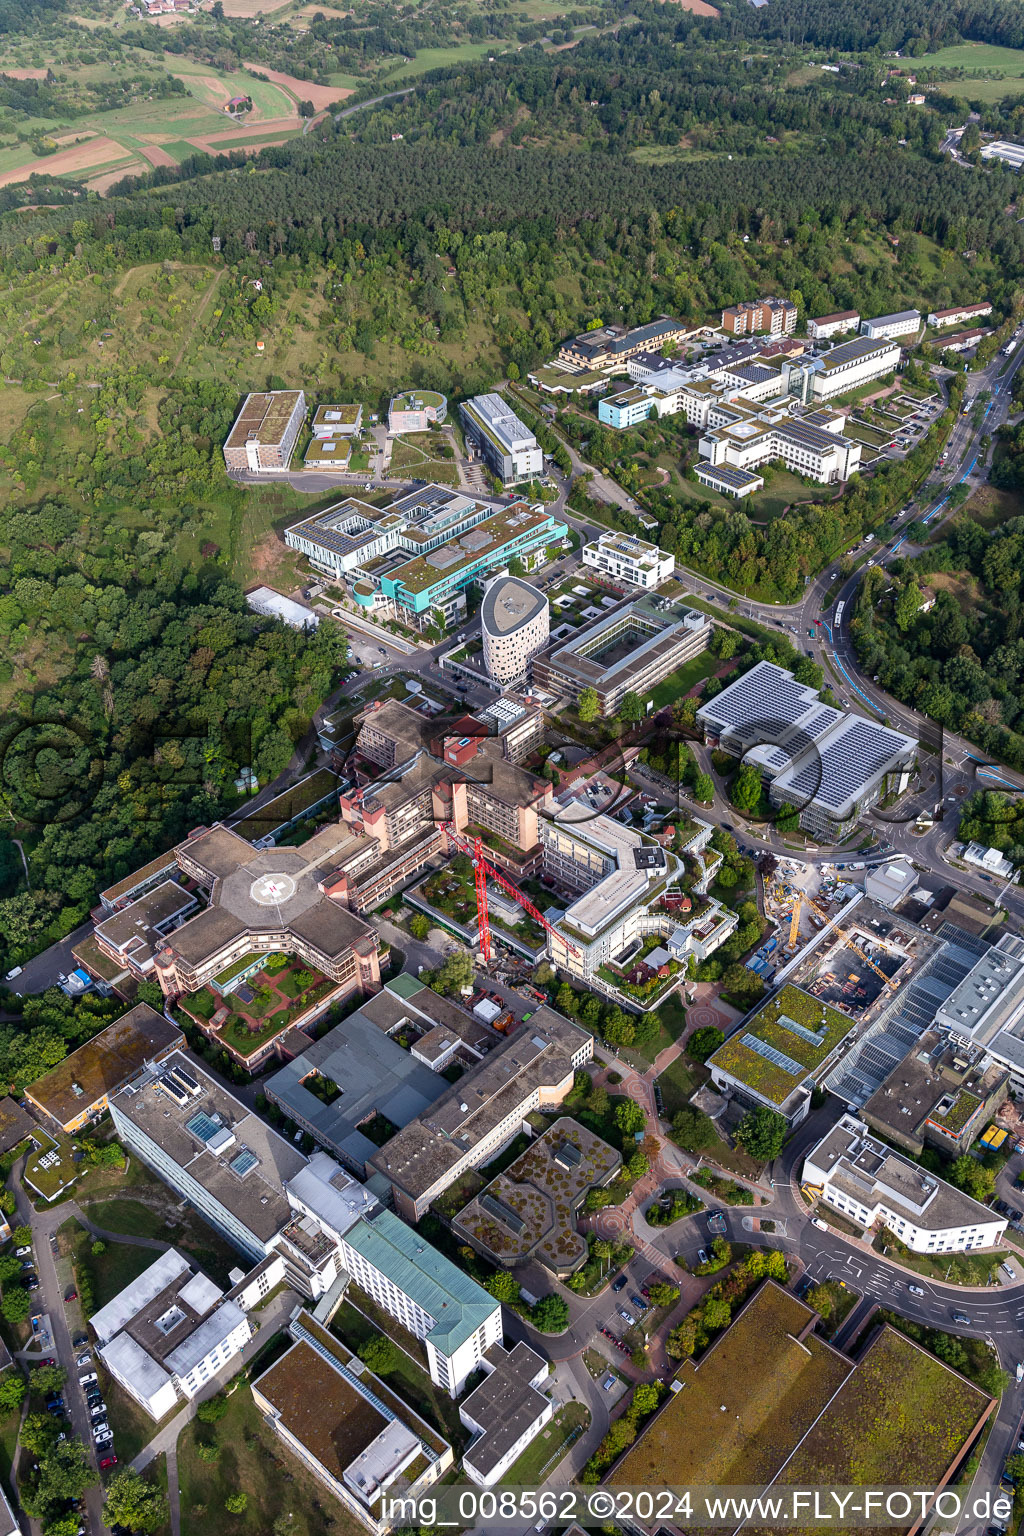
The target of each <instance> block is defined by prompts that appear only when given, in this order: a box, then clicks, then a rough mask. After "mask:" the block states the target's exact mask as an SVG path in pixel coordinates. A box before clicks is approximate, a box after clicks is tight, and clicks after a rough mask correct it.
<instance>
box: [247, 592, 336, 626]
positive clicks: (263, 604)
mask: <svg viewBox="0 0 1024 1536" xmlns="http://www.w3.org/2000/svg"><path fill="white" fill-rule="evenodd" d="M245 601H246V602H247V603H248V605H249V607H250V608H251V609H252V611H253V613H259V614H262V616H263V617H264V618H266V619H280V621H281V623H282V624H287V625H288V628H289V629H302V630H313V629H316V628H317V626H318V625H319V623H320V618H319V615H318V614H315V613H314V612H313V610H312V608H307V607H306V605H305V603H297V602H295V601H294V599H293V598H290V597H285V596H284V594H283V593H282V592H275V591H274V589H273V587H252V588H251V589H250V590H249V591H248V592H247V593H246V594H245Z"/></svg>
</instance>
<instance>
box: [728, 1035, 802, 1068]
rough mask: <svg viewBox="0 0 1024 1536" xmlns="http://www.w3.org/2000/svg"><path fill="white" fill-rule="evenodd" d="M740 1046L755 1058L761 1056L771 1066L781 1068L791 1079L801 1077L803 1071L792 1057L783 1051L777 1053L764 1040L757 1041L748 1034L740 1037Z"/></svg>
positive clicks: (772, 1046)
mask: <svg viewBox="0 0 1024 1536" xmlns="http://www.w3.org/2000/svg"><path fill="white" fill-rule="evenodd" d="M740 1044H741V1045H745V1046H746V1047H747V1048H748V1050H751V1051H753V1052H754V1053H755V1055H757V1056H763V1057H764V1059H765V1061H770V1062H771V1063H772V1065H773V1066H775V1067H781V1068H782V1070H783V1072H788V1073H789V1074H790V1076H791V1077H803V1076H804V1069H803V1067H802V1066H801V1065H800V1063H799V1062H797V1061H794V1060H793V1058H792V1056H787V1055H785V1053H784V1052H783V1051H777V1050H776V1049H775V1047H774V1045H769V1044H768V1042H767V1041H766V1040H759V1039H758V1037H757V1035H752V1034H750V1033H749V1032H748V1033H747V1034H744V1035H741V1036H740Z"/></svg>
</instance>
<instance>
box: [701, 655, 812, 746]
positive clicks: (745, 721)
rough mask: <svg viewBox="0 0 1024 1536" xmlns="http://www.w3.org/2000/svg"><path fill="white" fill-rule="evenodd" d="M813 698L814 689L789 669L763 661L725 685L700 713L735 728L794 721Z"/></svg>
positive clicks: (785, 723)
mask: <svg viewBox="0 0 1024 1536" xmlns="http://www.w3.org/2000/svg"><path fill="white" fill-rule="evenodd" d="M813 699H814V690H813V689H811V688H808V687H807V686H806V685H805V684H803V683H798V682H797V680H796V678H795V677H793V676H792V674H791V673H789V672H786V671H785V670H784V669H783V668H782V667H777V666H775V665H774V664H773V663H772V662H769V661H762V662H759V663H758V665H757V666H756V667H753V668H752V669H751V670H750V671H749V672H747V673H746V674H745V675H744V676H743V677H741V678H739V679H738V680H737V681H736V682H735V683H732V684H730V686H729V687H728V688H724V689H723V690H722V692H721V693H720V694H719V695H718V697H717V698H715V699H712V701H711V702H710V703H709V704H707V705H705V706H703V708H702V709H701V710H700V713H701V714H702V715H704V716H706V717H707V718H708V719H710V720H716V721H719V722H720V723H721V724H723V725H730V726H733V727H734V728H735V729H737V730H741V731H742V730H749V729H750V727H751V726H755V727H757V728H759V729H763V728H764V727H765V726H766V725H768V726H782V725H795V724H796V722H797V720H799V719H800V716H801V715H802V714H803V713H804V711H805V710H806V709H807V707H808V705H809V704H810V703H811V702H812V701H813Z"/></svg>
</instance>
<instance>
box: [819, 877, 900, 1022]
mask: <svg viewBox="0 0 1024 1536" xmlns="http://www.w3.org/2000/svg"><path fill="white" fill-rule="evenodd" d="M863 905H864V903H862V902H857V904H856V905H855V907H854V908H853V909H852V910H851V912H850V919H851V921H850V923H849V926H847V925H846V924H845V923H843V922H842V921H840V922H839V923H837V925H836V927H835V928H833V929H831V930H830V932H829V933H828V935H827V936H826V938H825V939H824V940H823V942H822V943H821V944H820V945H815V946H814V948H813V949H812V950H811V952H810V954H809V955H808V956H807V960H806V963H805V964H804V965H801V966H798V967H797V969H796V971H795V972H794V973H793V978H792V979H793V980H794V981H796V983H797V985H798V986H801V987H803V988H804V989H805V991H807V992H810V993H811V995H812V996H813V997H818V998H820V999H821V1001H822V1002H823V1003H828V1004H829V1005H830V1007H832V1008H838V1009H839V1010H840V1012H842V1013H848V1014H852V1015H854V1016H861V1015H864V1014H866V1013H868V1012H869V1011H870V1010H871V1009H872V1008H873V1007H874V1005H875V1003H876V1002H877V1001H878V999H879V998H880V997H881V996H882V995H883V994H884V993H890V992H892V991H895V990H896V988H897V987H898V986H899V985H900V981H901V979H902V975H909V974H910V970H911V969H913V964H914V960H915V956H916V951H917V937H916V934H915V932H914V931H913V930H912V929H911V928H910V927H909V925H906V924H904V925H901V924H900V923H899V922H898V921H894V920H893V919H892V917H891V916H890V915H885V916H876V917H874V919H873V921H874V922H875V923H877V925H878V926H877V927H875V926H873V925H872V919H871V918H868V919H867V920H866V921H865V920H864V918H863V916H862V914H861V910H860V909H861V907H862V906H863Z"/></svg>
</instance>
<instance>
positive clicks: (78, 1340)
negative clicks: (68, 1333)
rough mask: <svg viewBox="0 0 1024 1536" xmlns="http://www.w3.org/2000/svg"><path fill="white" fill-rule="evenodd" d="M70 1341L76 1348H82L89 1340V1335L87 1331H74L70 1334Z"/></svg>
mask: <svg viewBox="0 0 1024 1536" xmlns="http://www.w3.org/2000/svg"><path fill="white" fill-rule="evenodd" d="M71 1342H72V1344H73V1345H74V1346H75V1348H76V1349H84V1348H85V1346H86V1344H88V1342H89V1335H88V1334H87V1333H76V1334H74V1335H72V1339H71Z"/></svg>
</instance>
